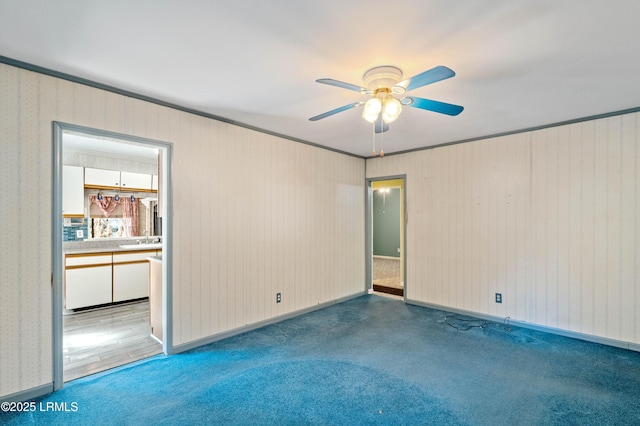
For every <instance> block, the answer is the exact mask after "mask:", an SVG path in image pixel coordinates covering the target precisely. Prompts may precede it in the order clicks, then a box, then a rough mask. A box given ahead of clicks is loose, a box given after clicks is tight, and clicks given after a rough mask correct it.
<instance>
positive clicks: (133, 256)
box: [113, 251, 155, 302]
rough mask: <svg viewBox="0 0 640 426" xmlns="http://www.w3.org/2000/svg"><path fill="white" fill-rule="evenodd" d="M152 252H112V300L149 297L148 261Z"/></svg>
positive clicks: (120, 300) (119, 300)
mask: <svg viewBox="0 0 640 426" xmlns="http://www.w3.org/2000/svg"><path fill="white" fill-rule="evenodd" d="M153 255H155V251H154V252H148V251H141V252H135V253H123V254H117V253H114V254H113V301H114V302H122V301H124V300H132V299H140V298H142V297H149V261H148V260H147V257H149V256H153Z"/></svg>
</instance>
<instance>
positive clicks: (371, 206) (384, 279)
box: [367, 176, 406, 298]
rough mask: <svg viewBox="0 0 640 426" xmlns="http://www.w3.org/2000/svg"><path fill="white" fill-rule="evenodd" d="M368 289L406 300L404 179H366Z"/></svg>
mask: <svg viewBox="0 0 640 426" xmlns="http://www.w3.org/2000/svg"><path fill="white" fill-rule="evenodd" d="M367 193H368V197H367V219H368V222H369V224H368V226H367V233H368V235H367V253H368V254H367V288H368V290H369V291H370V292H379V293H384V294H391V295H395V296H401V297H403V298H406V291H405V285H406V283H405V281H406V280H405V270H406V268H405V251H406V250H405V248H406V244H405V177H404V176H393V177H385V178H376V179H368V180H367Z"/></svg>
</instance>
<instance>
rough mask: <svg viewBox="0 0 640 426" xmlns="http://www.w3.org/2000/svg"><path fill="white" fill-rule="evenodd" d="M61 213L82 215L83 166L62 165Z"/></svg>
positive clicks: (66, 215) (69, 215) (67, 215)
mask: <svg viewBox="0 0 640 426" xmlns="http://www.w3.org/2000/svg"><path fill="white" fill-rule="evenodd" d="M62 215H63V216H65V217H78V216H80V217H82V216H84V167H78V166H62Z"/></svg>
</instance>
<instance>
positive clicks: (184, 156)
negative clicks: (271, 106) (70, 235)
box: [0, 64, 364, 397]
mask: <svg viewBox="0 0 640 426" xmlns="http://www.w3.org/2000/svg"><path fill="white" fill-rule="evenodd" d="M0 93H1V94H2V96H0V178H1V182H2V183H3V190H2V191H0V218H1V220H0V236H1V238H0V289H1V291H2V294H1V296H0V397H2V396H6V395H10V394H13V393H16V392H22V391H27V390H30V389H34V388H37V387H40V386H45V385H47V384H49V383H51V381H52V370H53V367H52V318H51V316H52V313H51V273H52V265H51V263H52V261H51V259H52V249H51V246H52V241H51V232H52V218H51V204H52V203H51V202H52V189H51V188H52V182H51V180H52V164H53V157H52V156H53V151H52V122H53V121H61V122H65V123H71V124H75V125H79V126H86V127H92V128H96V129H101V130H106V131H111V132H117V133H124V134H130V135H134V136H140V137H145V138H150V139H157V140H162V141H167V142H171V143H173V144H174V149H173V167H172V177H173V182H172V188H173V200H174V208H173V210H174V211H173V220H174V251H173V253H174V259H173V261H174V264H173V274H174V275H173V297H174V336H173V342H174V344H175V345H180V344H184V343H188V342H191V341H195V340H198V339H202V338H206V337H208V336H211V335H214V334H217V333H222V332H225V331H229V330H232V329H234V328H237V327H240V326H244V325H245V324H252V323H255V322H259V321H262V320H268V319H270V318H274V317H276V316H278V315H283V314H287V313H291V312H295V311H297V310H300V309H303V308H307V307H312V306H315V305H317V304H318V303H322V302H329V301H333V300H337V299H340V298H342V297H345V296H349V295H353V294H357V293H359V292H362V291H363V290H364V267H363V265H364V246H363V241H364V160H362V159H358V158H354V157H350V156H345V155H342V154H339V153H335V152H330V151H326V150H323V149H319V148H315V147H312V146H309V145H303V144H300V143H296V142H292V141H289V140H286V139H282V138H278V137H275V136H271V135H267V134H263V133H258V132H255V131H252V130H248V129H245V128H241V127H237V126H233V125H230V124H226V123H222V122H218V121H214V120H211V119H208V118H204V117H200V116H196V115H193V114H189V113H186V112H182V111H177V110H174V109H170V108H167V107H163V106H159V105H155V104H151V103H148V102H143V101H140V100H136V99H131V98H128V97H125V96H121V95H118V94H113V93H109V92H105V91H102V90H99V89H95V88H90V87H87V86H83V85H80V84H76V83H72V82H69V81H65V80H60V79H57V78H53V77H49V76H44V75H41V74H38V73H34V72H30V71H26V70H21V69H18V68H15V67H12V66H8V65H4V64H0ZM276 292H281V293H282V303H279V304H276V303H275V294H276Z"/></svg>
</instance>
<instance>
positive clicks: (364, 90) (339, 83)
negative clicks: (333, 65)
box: [316, 78, 373, 95]
mask: <svg viewBox="0 0 640 426" xmlns="http://www.w3.org/2000/svg"><path fill="white" fill-rule="evenodd" d="M316 82H317V83H322V84H328V85H329V86H336V87H342V88H343V89H349V90H353V91H354V92H358V93H364V94H367V95H371V94H372V93H373V92H372V91H371V90H369V89H367V88H365V87H361V86H356V85H355V84H351V83H345V82H344V81H338V80H334V79H332V78H321V79H319V80H316Z"/></svg>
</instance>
